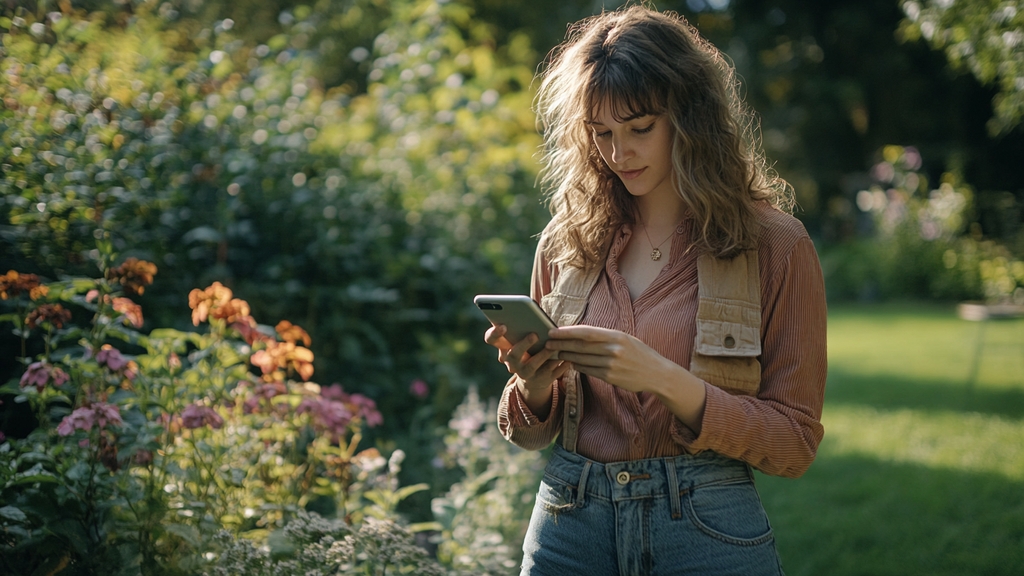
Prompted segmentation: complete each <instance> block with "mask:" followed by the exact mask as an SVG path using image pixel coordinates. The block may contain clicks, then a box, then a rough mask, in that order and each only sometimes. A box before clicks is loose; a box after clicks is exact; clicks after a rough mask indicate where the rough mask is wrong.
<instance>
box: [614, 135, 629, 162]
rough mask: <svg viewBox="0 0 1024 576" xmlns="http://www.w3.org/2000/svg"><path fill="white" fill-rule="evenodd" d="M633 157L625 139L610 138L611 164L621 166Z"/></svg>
mask: <svg viewBox="0 0 1024 576" xmlns="http://www.w3.org/2000/svg"><path fill="white" fill-rule="evenodd" d="M632 156H633V148H632V146H630V145H629V143H628V142H627V141H626V139H625V138H620V137H617V136H613V137H612V164H622V163H623V162H625V161H626V160H628V159H629V158H631V157H632Z"/></svg>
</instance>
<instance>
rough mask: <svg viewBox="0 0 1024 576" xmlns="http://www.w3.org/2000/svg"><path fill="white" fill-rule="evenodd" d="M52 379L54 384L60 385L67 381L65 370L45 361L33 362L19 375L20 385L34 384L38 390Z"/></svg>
mask: <svg viewBox="0 0 1024 576" xmlns="http://www.w3.org/2000/svg"><path fill="white" fill-rule="evenodd" d="M50 381H52V382H53V385H54V386H60V385H61V384H63V383H65V382H67V381H68V374H67V372H65V371H63V370H61V369H60V368H58V367H57V366H51V365H49V364H47V363H46V362H33V363H32V364H29V366H28V369H26V370H25V373H24V374H22V375H21V387H22V388H25V387H27V386H35V387H36V390H39V391H40V392H42V391H43V388H45V387H46V384H47V383H48V382H50Z"/></svg>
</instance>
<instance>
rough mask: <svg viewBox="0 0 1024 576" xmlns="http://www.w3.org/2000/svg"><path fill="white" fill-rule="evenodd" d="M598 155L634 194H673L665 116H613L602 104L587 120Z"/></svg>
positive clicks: (668, 124) (669, 135)
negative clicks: (599, 154)
mask: <svg viewBox="0 0 1024 576" xmlns="http://www.w3.org/2000/svg"><path fill="white" fill-rule="evenodd" d="M588 124H589V126H590V129H591V132H592V134H593V138H594V144H596V145H597V149H598V151H599V152H600V153H601V158H603V159H604V161H605V163H606V164H608V167H609V168H611V169H612V171H613V172H615V174H617V175H618V177H619V178H620V179H621V180H622V183H623V184H625V186H626V190H628V191H629V193H630V194H632V195H633V196H636V197H642V196H648V195H652V194H653V195H661V194H672V195H675V194H676V191H675V186H674V184H673V176H672V175H673V169H672V138H673V135H674V132H673V127H672V123H671V122H670V121H669V119H668V117H666V116H664V115H653V114H648V115H643V116H633V117H629V118H623V119H622V121H621V122H620V121H618V120H616V119H615V115H614V114H613V113H612V107H611V106H607V105H605V106H602V107H601V108H599V109H598V111H597V114H596V115H595V116H594V118H593V119H592V120H591V121H590V122H588Z"/></svg>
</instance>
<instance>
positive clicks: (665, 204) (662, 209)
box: [637, 196, 686, 230]
mask: <svg viewBox="0 0 1024 576" xmlns="http://www.w3.org/2000/svg"><path fill="white" fill-rule="evenodd" d="M637 215H638V216H639V218H640V223H641V224H643V225H644V226H646V227H647V229H648V230H662V229H668V228H675V227H676V226H677V225H678V224H679V222H680V221H681V220H682V219H683V216H685V215H686V208H685V207H684V206H683V201H682V200H680V199H679V198H667V199H661V198H659V199H657V200H655V199H654V198H648V197H646V196H645V197H641V198H637Z"/></svg>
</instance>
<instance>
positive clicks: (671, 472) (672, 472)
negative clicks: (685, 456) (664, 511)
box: [664, 458, 683, 520]
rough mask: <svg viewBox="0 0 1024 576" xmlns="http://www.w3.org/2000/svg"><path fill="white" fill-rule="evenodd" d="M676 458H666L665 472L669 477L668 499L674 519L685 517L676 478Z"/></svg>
mask: <svg viewBox="0 0 1024 576" xmlns="http://www.w3.org/2000/svg"><path fill="white" fill-rule="evenodd" d="M675 461H676V459H675V458H665V460H664V462H665V472H666V474H667V475H668V499H669V503H670V504H671V507H672V519H673V520H678V519H680V518H682V517H683V507H682V505H681V504H680V502H679V480H678V479H677V478H676V465H675Z"/></svg>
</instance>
